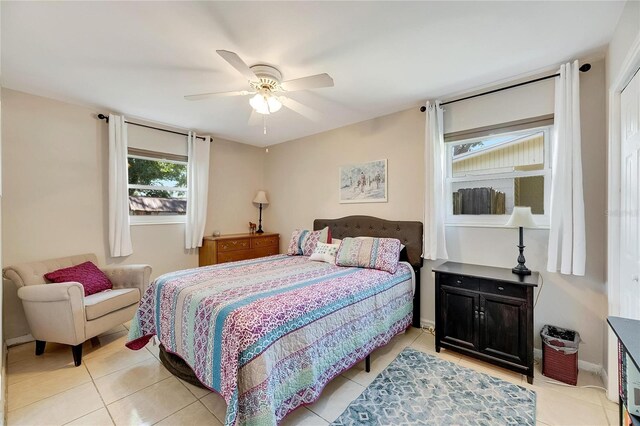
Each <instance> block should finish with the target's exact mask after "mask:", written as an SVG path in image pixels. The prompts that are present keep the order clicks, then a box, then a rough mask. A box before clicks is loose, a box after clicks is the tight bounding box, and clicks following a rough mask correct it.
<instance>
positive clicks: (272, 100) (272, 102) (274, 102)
mask: <svg viewBox="0 0 640 426" xmlns="http://www.w3.org/2000/svg"><path fill="white" fill-rule="evenodd" d="M267 105H269V111H270V112H272V113H273V112H277V111H279V110H280V108H282V102H280V100H279V99H278V98H276V97H275V96H270V97H269V98H267Z"/></svg>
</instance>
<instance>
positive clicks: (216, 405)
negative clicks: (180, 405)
mask: <svg viewBox="0 0 640 426" xmlns="http://www.w3.org/2000/svg"><path fill="white" fill-rule="evenodd" d="M200 402H202V403H203V404H204V406H205V407H207V410H209V411H210V412H211V413H212V414H213V415H214V416H216V418H217V419H218V420H219V421H220V422H221V423H224V418H225V417H226V415H227V403H226V402H225V400H224V399H223V398H222V397H221V396H220V395H218V394H217V393H215V392H211V393H210V394H209V395H207V396H205V397H204V398H202V399H201V400H200Z"/></svg>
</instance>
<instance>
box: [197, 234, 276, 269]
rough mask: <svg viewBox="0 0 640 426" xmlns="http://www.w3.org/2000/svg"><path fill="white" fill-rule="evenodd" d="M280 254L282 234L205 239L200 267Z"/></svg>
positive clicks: (201, 250) (240, 235)
mask: <svg viewBox="0 0 640 426" xmlns="http://www.w3.org/2000/svg"><path fill="white" fill-rule="evenodd" d="M279 252H280V234H273V233H269V232H265V233H264V234H230V235H221V236H219V237H204V239H203V241H202V247H200V266H207V265H214V264H216V263H225V262H235V261H237V260H246V259H255V258H257V257H264V256H271V255H274V254H278V253H279Z"/></svg>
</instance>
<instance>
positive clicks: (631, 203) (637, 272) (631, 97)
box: [620, 73, 640, 319]
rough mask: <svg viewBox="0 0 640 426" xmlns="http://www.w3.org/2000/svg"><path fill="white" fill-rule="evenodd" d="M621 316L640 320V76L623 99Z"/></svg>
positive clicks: (624, 93) (623, 95) (626, 89)
mask: <svg viewBox="0 0 640 426" xmlns="http://www.w3.org/2000/svg"><path fill="white" fill-rule="evenodd" d="M620 112H621V125H622V127H621V142H622V144H621V154H622V155H621V164H620V167H621V180H620V199H621V203H620V204H621V212H620V236H621V238H620V315H622V316H624V317H628V318H636V319H640V73H636V75H635V77H634V78H633V79H632V80H631V82H630V83H629V84H628V85H627V87H626V88H625V89H624V91H623V92H622V94H621V97H620Z"/></svg>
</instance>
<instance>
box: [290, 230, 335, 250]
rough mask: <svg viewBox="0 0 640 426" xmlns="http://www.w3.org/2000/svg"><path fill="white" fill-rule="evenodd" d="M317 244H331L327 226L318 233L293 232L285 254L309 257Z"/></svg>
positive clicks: (307, 231) (306, 231)
mask: <svg viewBox="0 0 640 426" xmlns="http://www.w3.org/2000/svg"><path fill="white" fill-rule="evenodd" d="M318 242H321V243H330V242H331V231H330V230H329V227H328V226H327V227H325V228H323V229H321V230H319V231H309V230H307V229H296V230H295V231H293V234H291V241H289V249H288V250H287V254H288V255H289V256H299V255H303V256H311V254H312V253H313V251H314V250H315V248H316V245H317V244H318Z"/></svg>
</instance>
